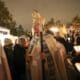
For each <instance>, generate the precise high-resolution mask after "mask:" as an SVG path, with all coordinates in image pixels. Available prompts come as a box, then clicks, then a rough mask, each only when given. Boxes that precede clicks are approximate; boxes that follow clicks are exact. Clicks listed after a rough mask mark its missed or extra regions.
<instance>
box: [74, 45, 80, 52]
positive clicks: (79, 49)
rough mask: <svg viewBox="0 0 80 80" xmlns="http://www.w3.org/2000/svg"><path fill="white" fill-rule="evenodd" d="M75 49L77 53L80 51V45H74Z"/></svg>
mask: <svg viewBox="0 0 80 80" xmlns="http://www.w3.org/2000/svg"><path fill="white" fill-rule="evenodd" d="M74 49H75V51H76V52H77V53H80V45H79V46H74Z"/></svg>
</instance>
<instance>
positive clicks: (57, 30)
mask: <svg viewBox="0 0 80 80" xmlns="http://www.w3.org/2000/svg"><path fill="white" fill-rule="evenodd" d="M49 30H50V31H52V32H53V33H56V32H59V29H58V28H57V27H51V28H50V29H49Z"/></svg>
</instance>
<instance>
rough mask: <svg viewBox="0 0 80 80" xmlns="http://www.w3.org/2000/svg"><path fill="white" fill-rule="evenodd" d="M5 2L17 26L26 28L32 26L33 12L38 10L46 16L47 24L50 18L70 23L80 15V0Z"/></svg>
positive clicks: (9, 0) (17, 0) (11, 0)
mask: <svg viewBox="0 0 80 80" xmlns="http://www.w3.org/2000/svg"><path fill="white" fill-rule="evenodd" d="M2 1H5V4H6V6H7V7H8V9H9V11H10V13H11V14H13V18H14V19H15V20H16V22H17V24H22V25H23V26H24V28H28V27H31V26H32V16H31V14H32V11H33V9H37V10H38V11H39V12H40V13H41V15H43V16H45V18H46V22H47V21H49V20H50V18H52V17H53V18H54V19H55V20H58V19H59V20H61V21H62V22H63V23H66V22H69V21H71V20H72V18H73V17H74V16H76V15H77V14H79V15H80V0H2Z"/></svg>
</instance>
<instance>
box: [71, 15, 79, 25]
mask: <svg viewBox="0 0 80 80" xmlns="http://www.w3.org/2000/svg"><path fill="white" fill-rule="evenodd" d="M72 24H75V25H76V24H80V17H79V15H76V16H75V17H74V18H73V20H72Z"/></svg>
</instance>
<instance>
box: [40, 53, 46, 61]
mask: <svg viewBox="0 0 80 80" xmlns="http://www.w3.org/2000/svg"><path fill="white" fill-rule="evenodd" d="M41 59H42V60H45V59H46V55H45V53H44V52H42V53H41Z"/></svg>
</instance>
